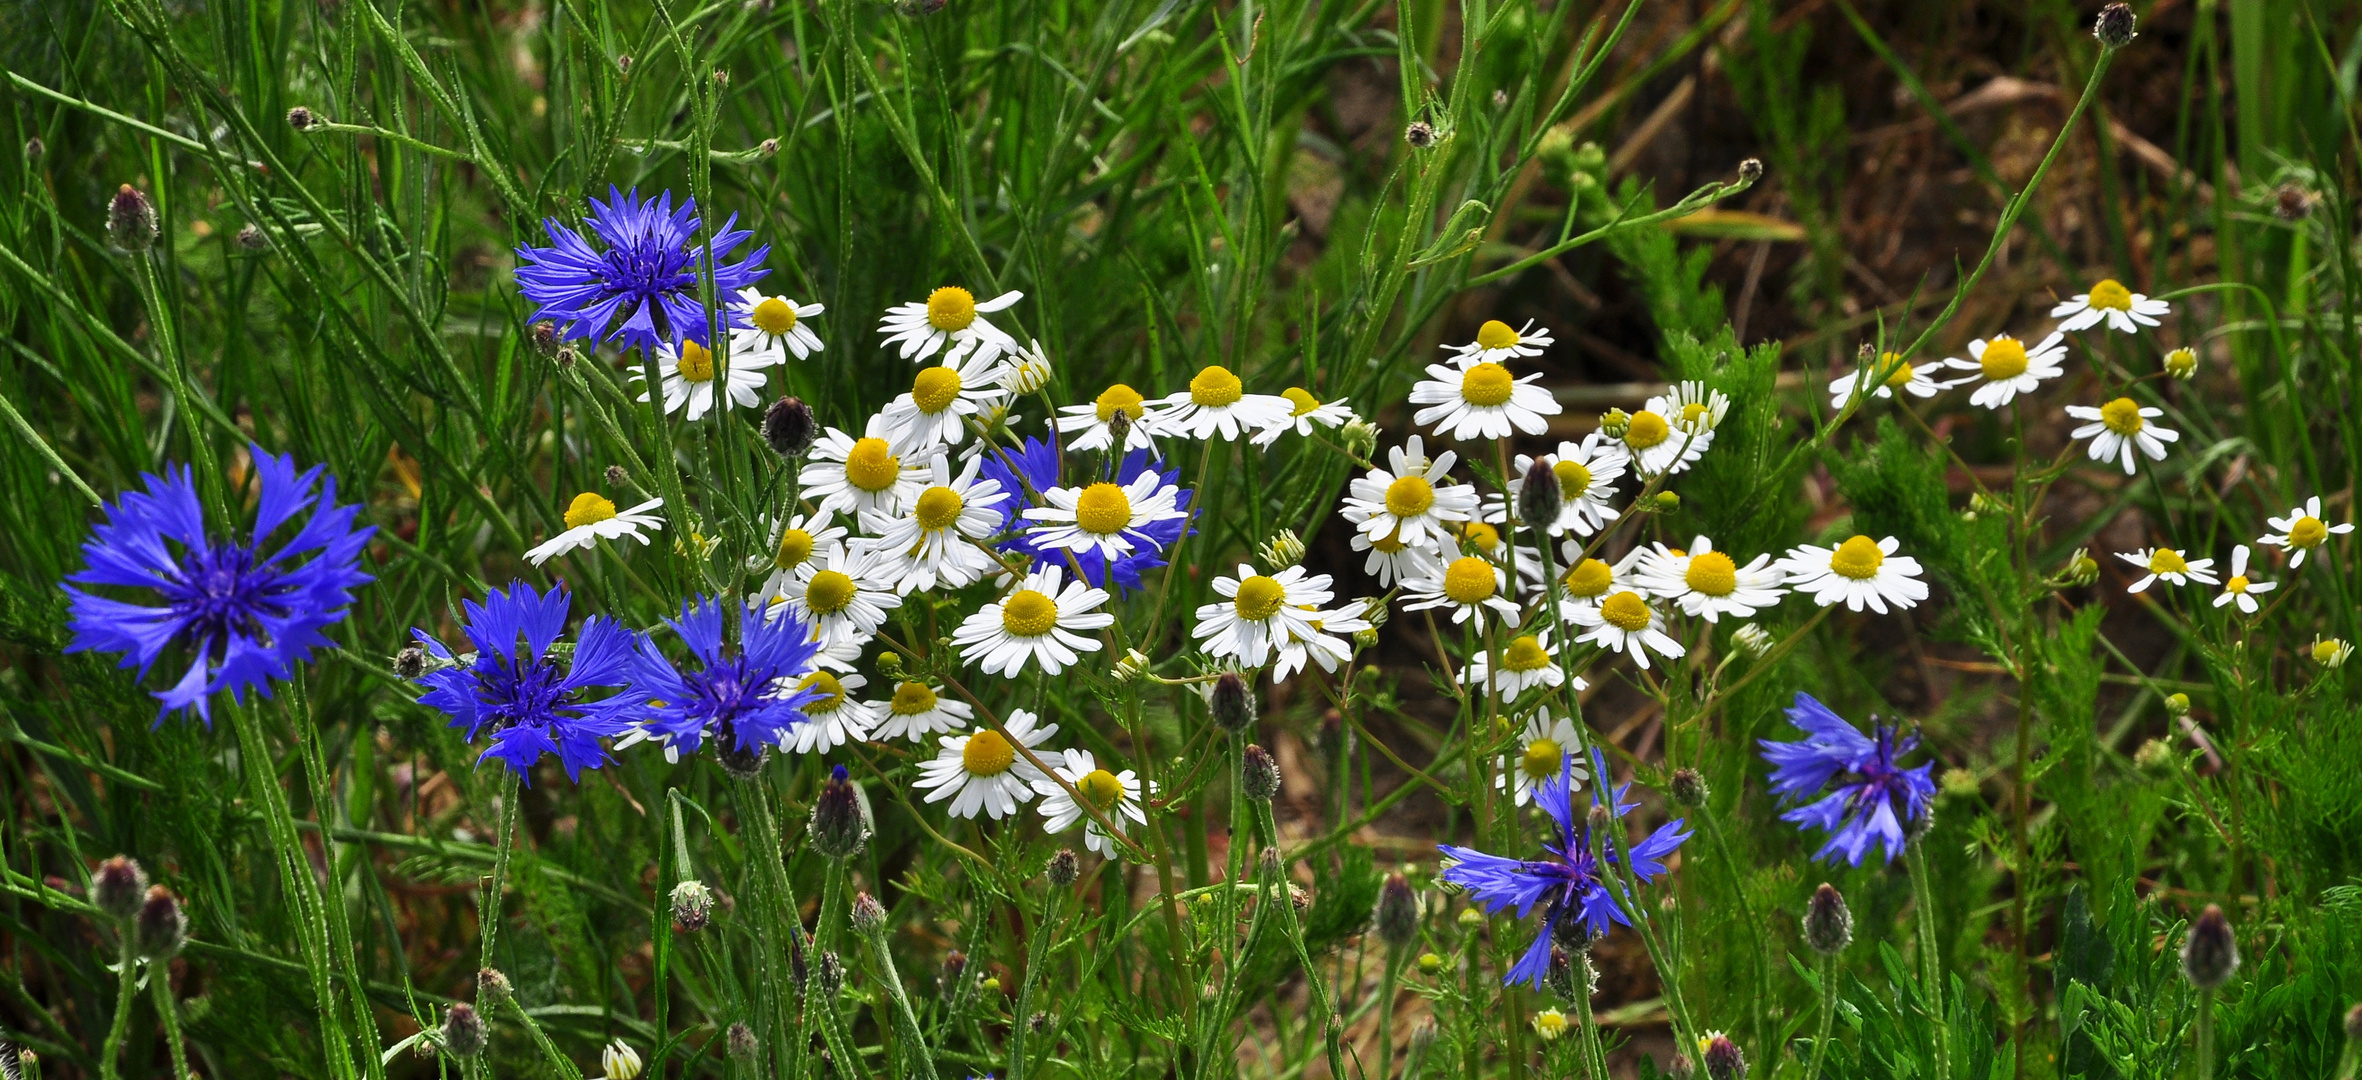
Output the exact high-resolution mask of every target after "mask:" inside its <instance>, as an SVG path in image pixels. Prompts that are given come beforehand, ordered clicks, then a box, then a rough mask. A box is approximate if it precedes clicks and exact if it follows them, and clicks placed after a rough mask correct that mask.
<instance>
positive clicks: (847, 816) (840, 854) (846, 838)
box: [811, 765, 869, 859]
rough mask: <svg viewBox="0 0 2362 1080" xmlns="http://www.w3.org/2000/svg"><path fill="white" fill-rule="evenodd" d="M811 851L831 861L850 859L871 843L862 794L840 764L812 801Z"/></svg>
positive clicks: (823, 782) (822, 783)
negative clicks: (817, 796)
mask: <svg viewBox="0 0 2362 1080" xmlns="http://www.w3.org/2000/svg"><path fill="white" fill-rule="evenodd" d="M811 830H812V850H814V851H817V852H819V853H821V854H822V855H826V856H828V857H829V858H831V859H849V858H852V857H853V854H854V853H855V852H858V851H860V850H861V845H862V844H863V843H865V842H867V841H868V840H869V819H868V816H867V815H865V814H864V813H862V808H861V793H860V792H859V791H858V790H856V789H855V788H854V785H853V781H852V780H851V779H849V778H848V776H847V773H846V772H845V767H844V766H842V765H839V766H837V767H836V769H835V771H834V772H831V773H830V774H829V777H828V779H827V780H825V781H822V782H821V785H820V797H819V798H817V799H814V800H813V801H812V825H811Z"/></svg>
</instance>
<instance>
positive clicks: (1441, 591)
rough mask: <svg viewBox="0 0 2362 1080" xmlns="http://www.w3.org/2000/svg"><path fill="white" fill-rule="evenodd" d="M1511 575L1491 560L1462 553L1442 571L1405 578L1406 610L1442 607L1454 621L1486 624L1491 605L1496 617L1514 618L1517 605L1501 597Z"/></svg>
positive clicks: (1513, 619) (1511, 619) (1479, 624)
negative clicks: (1449, 613) (1471, 620)
mask: <svg viewBox="0 0 2362 1080" xmlns="http://www.w3.org/2000/svg"><path fill="white" fill-rule="evenodd" d="M1507 579H1508V575H1507V574H1505V573H1503V572H1502V571H1501V568H1500V567H1498V566H1494V565H1493V564H1492V562H1491V561H1489V560H1486V559H1482V558H1479V557H1477V556H1474V555H1462V556H1460V557H1459V558H1457V559H1454V560H1452V562H1451V564H1450V565H1448V566H1445V567H1444V568H1443V572H1442V573H1440V574H1429V575H1426V576H1423V577H1415V578H1412V579H1410V580H1409V581H1406V582H1403V585H1402V588H1403V592H1404V594H1405V601H1406V602H1405V603H1404V604H1403V610H1404V611H1424V610H1426V609H1428V608H1443V609H1445V610H1448V611H1450V612H1451V614H1452V622H1453V623H1455V624H1457V623H1464V622H1467V621H1468V620H1470V619H1475V620H1476V625H1478V626H1483V625H1484V613H1485V611H1486V609H1488V608H1489V609H1491V611H1492V613H1493V615H1494V616H1495V617H1496V618H1501V619H1508V620H1510V621H1513V622H1514V621H1515V620H1516V619H1517V605H1516V604H1513V603H1510V602H1509V601H1508V600H1507V599H1506V598H1504V597H1502V595H1501V593H1502V590H1503V588H1504V587H1505V586H1506V585H1507V583H1508V581H1507Z"/></svg>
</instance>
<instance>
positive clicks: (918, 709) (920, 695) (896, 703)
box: [886, 682, 935, 716]
mask: <svg viewBox="0 0 2362 1080" xmlns="http://www.w3.org/2000/svg"><path fill="white" fill-rule="evenodd" d="M886 708H887V709H888V710H890V711H892V712H893V714H894V715H896V716H917V715H919V714H921V713H930V712H934V711H935V690H934V688H933V687H930V686H928V685H927V684H925V683H915V682H906V683H903V684H902V685H900V686H897V687H895V688H894V700H893V702H892V703H891V704H889V705H887V706H886Z"/></svg>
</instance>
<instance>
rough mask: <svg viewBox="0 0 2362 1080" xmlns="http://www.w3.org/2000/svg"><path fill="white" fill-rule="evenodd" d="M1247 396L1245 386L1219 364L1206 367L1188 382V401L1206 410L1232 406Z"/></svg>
mask: <svg viewBox="0 0 2362 1080" xmlns="http://www.w3.org/2000/svg"><path fill="white" fill-rule="evenodd" d="M1246 395H1247V384H1245V383H1242V382H1240V381H1238V376H1236V375H1233V374H1231V373H1230V369H1229V368H1226V367H1223V366H1222V365H1220V364H1212V365H1208V366H1207V368H1206V369H1205V370H1204V371H1200V372H1198V373H1197V377H1196V378H1194V379H1191V380H1189V400H1191V401H1193V402H1196V403H1197V404H1199V405H1204V406H1206V407H1208V408H1220V407H1222V406H1224V405H1234V404H1237V403H1238V399H1240V398H1242V397H1245V396H1246Z"/></svg>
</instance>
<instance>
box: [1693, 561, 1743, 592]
mask: <svg viewBox="0 0 2362 1080" xmlns="http://www.w3.org/2000/svg"><path fill="white" fill-rule="evenodd" d="M1681 580H1682V581H1683V582H1685V583H1687V584H1688V585H1689V587H1690V588H1691V589H1693V590H1696V591H1698V592H1702V593H1705V594H1706V595H1708V596H1729V595H1730V594H1731V593H1732V592H1735V591H1737V589H1738V587H1739V567H1738V564H1737V563H1734V562H1732V561H1731V559H1730V556H1728V555H1725V554H1723V553H1721V552H1719V551H1709V552H1706V553H1704V554H1702V555H1699V556H1697V557H1696V558H1693V559H1691V560H1690V561H1689V571H1688V572H1687V573H1685V574H1683V575H1681Z"/></svg>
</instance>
